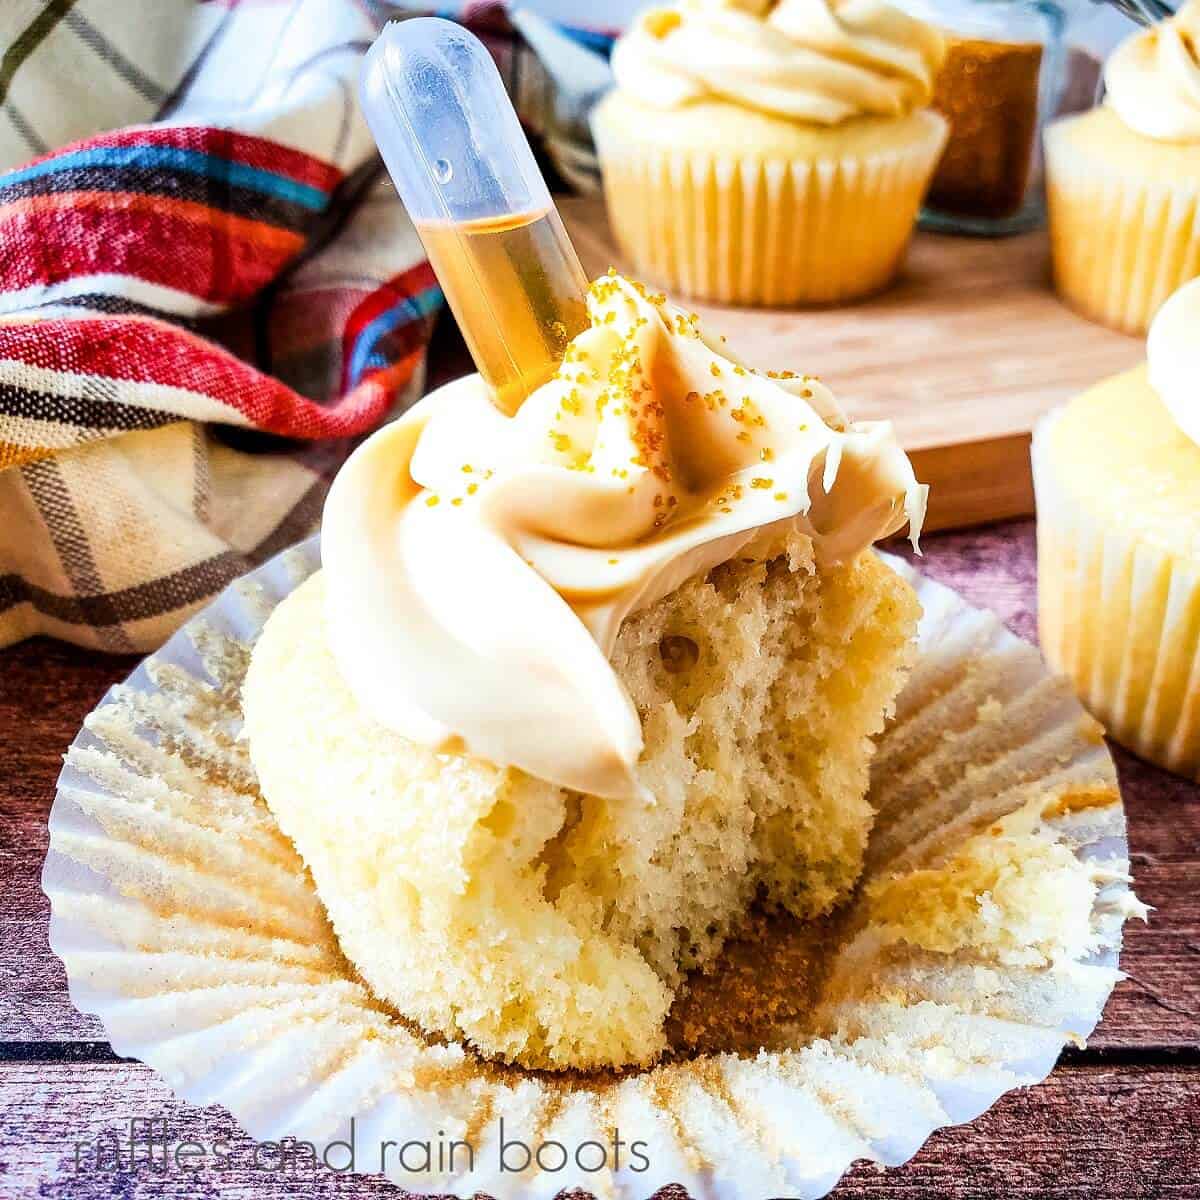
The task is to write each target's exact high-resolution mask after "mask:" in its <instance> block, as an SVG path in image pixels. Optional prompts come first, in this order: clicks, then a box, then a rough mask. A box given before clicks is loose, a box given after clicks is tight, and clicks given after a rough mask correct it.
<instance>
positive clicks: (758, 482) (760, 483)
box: [750, 475, 775, 490]
mask: <svg viewBox="0 0 1200 1200" xmlns="http://www.w3.org/2000/svg"><path fill="white" fill-rule="evenodd" d="M774 484H775V480H773V479H764V478H763V477H762V476H761V475H755V477H754V478H753V479H752V480H750V486H751V487H752V488H758V489H760V490H762V489H765V488H769V487H773V486H774Z"/></svg>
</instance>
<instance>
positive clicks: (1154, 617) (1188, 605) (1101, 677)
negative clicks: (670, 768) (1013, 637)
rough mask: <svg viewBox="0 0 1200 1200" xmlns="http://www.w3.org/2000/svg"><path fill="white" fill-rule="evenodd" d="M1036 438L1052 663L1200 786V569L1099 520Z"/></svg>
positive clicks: (1047, 646) (1145, 749) (1047, 428)
mask: <svg viewBox="0 0 1200 1200" xmlns="http://www.w3.org/2000/svg"><path fill="white" fill-rule="evenodd" d="M1062 412H1063V410H1062V409H1056V410H1055V411H1054V412H1052V413H1050V414H1049V415H1048V416H1047V417H1045V418H1044V419H1043V420H1042V421H1041V422H1040V424H1039V425H1038V427H1037V429H1036V430H1035V432H1034V438H1033V480H1034V488H1035V491H1036V493H1037V508H1038V562H1039V567H1038V581H1039V582H1038V586H1039V605H1038V611H1039V617H1038V621H1039V626H1040V632H1041V639H1042V646H1043V648H1044V650H1045V653H1046V657H1047V658H1048V659H1049V660H1050V662H1051V663H1053V664H1054V666H1055V667H1056V668H1057V669H1058V670H1060V671H1062V672H1063V673H1064V674H1066V675H1068V676H1070V678H1071V679H1072V681H1073V682H1074V684H1075V690H1076V692H1077V693H1078V695H1079V697H1080V699H1081V700H1082V701H1083V703H1084V704H1085V705H1086V706H1087V707H1088V709H1089V710H1090V711H1091V712H1092V713H1093V714H1094V715H1095V716H1096V718H1097V719H1098V720H1099V721H1101V722H1102V723H1103V724H1104V726H1105V728H1106V729H1107V730H1108V732H1109V733H1111V734H1112V736H1113V737H1114V738H1115V739H1116V740H1117V741H1118V742H1120V743H1121V744H1122V745H1123V746H1127V747H1128V748H1129V749H1130V750H1133V751H1134V752H1135V753H1137V754H1140V755H1141V756H1142V757H1143V758H1146V759H1149V760H1150V761H1151V762H1154V763H1158V764H1159V765H1160V766H1163V767H1166V768H1167V770H1169V771H1174V772H1175V773H1176V774H1179V775H1183V776H1185V777H1186V778H1190V779H1195V780H1196V781H1197V782H1200V570H1198V569H1197V568H1196V566H1195V565H1194V564H1191V563H1188V562H1186V561H1184V560H1183V559H1181V558H1178V557H1176V556H1174V555H1172V554H1169V553H1167V551H1165V550H1163V549H1161V548H1159V547H1157V546H1155V545H1153V544H1152V543H1150V542H1147V541H1145V540H1144V539H1141V538H1138V537H1135V536H1132V535H1130V534H1127V533H1125V532H1124V531H1123V530H1122V529H1121V528H1120V527H1119V526H1116V525H1113V524H1112V523H1110V522H1104V521H1100V520H1098V519H1097V518H1096V517H1095V516H1094V515H1092V514H1091V513H1089V512H1088V510H1087V508H1086V507H1085V506H1084V505H1082V504H1079V503H1078V502H1077V501H1075V500H1074V499H1073V498H1072V497H1071V496H1070V495H1069V494H1068V493H1067V492H1066V491H1065V490H1064V489H1063V487H1062V485H1061V483H1060V481H1059V479H1058V477H1057V475H1056V473H1055V469H1054V460H1053V458H1052V456H1051V455H1050V453H1049V451H1048V449H1047V443H1048V440H1049V437H1050V433H1051V430H1052V429H1053V427H1054V424H1055V422H1057V421H1058V420H1059V418H1060V417H1061V415H1062Z"/></svg>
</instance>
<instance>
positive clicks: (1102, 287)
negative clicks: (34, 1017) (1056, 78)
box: [1045, 121, 1200, 336]
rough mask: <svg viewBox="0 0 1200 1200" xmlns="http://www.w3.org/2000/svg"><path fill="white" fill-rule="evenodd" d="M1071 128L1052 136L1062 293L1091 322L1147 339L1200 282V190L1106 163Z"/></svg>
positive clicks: (1050, 169)
mask: <svg viewBox="0 0 1200 1200" xmlns="http://www.w3.org/2000/svg"><path fill="white" fill-rule="evenodd" d="M1070 127H1071V122H1070V121H1066V122H1064V123H1063V124H1062V125H1061V126H1054V125H1052V126H1051V127H1050V128H1049V129H1047V131H1046V146H1045V150H1046V182H1047V203H1048V211H1049V219H1050V247H1051V256H1052V260H1053V266H1054V283H1055V287H1056V288H1057V290H1058V292H1059V294H1060V295H1061V296H1062V298H1063V299H1064V300H1066V301H1067V302H1068V303H1069V304H1070V305H1071V306H1072V307H1073V308H1076V309H1078V310H1079V311H1080V312H1081V313H1083V315H1084V316H1086V317H1089V318H1090V319H1091V320H1093V321H1099V322H1100V323H1101V324H1104V325H1107V326H1109V327H1110V328H1112V329H1119V330H1121V331H1122V332H1124V333H1129V334H1134V335H1136V336H1145V334H1146V331H1147V330H1148V329H1149V328H1150V322H1151V321H1152V320H1153V319H1154V314H1155V313H1156V312H1157V311H1158V310H1159V309H1160V308H1161V307H1162V305H1163V304H1164V303H1165V301H1166V300H1167V299H1168V298H1169V297H1170V296H1171V295H1172V294H1173V293H1174V292H1176V291H1177V290H1178V289H1179V288H1180V287H1182V286H1183V285H1184V284H1185V283H1187V282H1188V280H1190V279H1194V278H1196V276H1198V275H1200V183H1198V182H1197V181H1196V180H1195V179H1194V178H1186V177H1184V176H1182V175H1181V176H1180V177H1179V178H1178V179H1176V180H1174V181H1173V182H1171V183H1169V184H1168V183H1165V182H1161V181H1157V182H1156V181H1152V180H1150V179H1146V178H1140V177H1139V176H1138V175H1137V172H1136V168H1133V169H1130V170H1127V171H1125V170H1122V169H1121V168H1120V166H1119V165H1114V164H1110V163H1107V162H1100V161H1098V160H1097V159H1096V158H1095V157H1093V156H1091V155H1089V154H1087V153H1084V152H1082V151H1080V150H1079V149H1078V148H1076V146H1075V145H1074V144H1073V141H1072V138H1071V137H1070Z"/></svg>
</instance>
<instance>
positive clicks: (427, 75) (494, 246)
mask: <svg viewBox="0 0 1200 1200" xmlns="http://www.w3.org/2000/svg"><path fill="white" fill-rule="evenodd" d="M362 99H363V109H364V111H365V112H366V116H367V122H368V124H369V125H370V127H371V132H372V133H373V134H374V136H375V140H376V142H378V144H379V150H380V153H381V154H382V155H383V161H384V163H385V164H386V165H387V169H388V172H389V173H390V174H391V177H392V180H393V182H394V183H395V185H396V189H397V191H399V193H400V198H401V199H402V200H403V201H404V205H405V207H406V208H407V209H408V213H409V216H411V217H412V219H413V223H414V224H415V225H416V228H417V233H418V234H419V235H420V238H421V241H422V243H423V244H424V246H425V251H426V253H427V254H428V255H429V261H430V264H431V265H432V267H433V270H434V272H435V274H436V275H437V277H438V282H439V283H440V284H441V287H442V291H443V292H444V293H445V296H446V300H447V302H448V303H449V305H450V308H451V310H452V311H453V313H454V316H455V318H456V319H457V321H458V325H459V328H460V329H461V331H462V335H463V338H464V340H465V341H466V343H467V348H468V349H469V350H470V351H471V356H472V358H474V360H475V365H476V366H477V367H478V368H479V373H480V375H482V376H483V379H484V382H485V383H487V384H488V386H489V387H490V388H491V390H492V393H493V397H494V399H495V402H496V404H497V405H498V406H499V407H500V408H501V409H503V410H504V411H505V412H507V413H510V414H511V413H514V412H516V411H517V409H518V408H520V406H521V403H522V402H523V401H524V399H525V398H526V396H528V395H529V393H530V392H532V391H533V390H534V388H536V387H538V386H539V385H540V384H542V383H544V382H545V381H546V380H547V379H549V378H550V376H551V375H553V374H554V372H555V370H556V369H557V367H558V365H559V363H560V362H561V361H562V356H563V351H564V350H565V349H566V347H567V343H568V342H569V341H570V340H571V339H572V338H573V337H574V336H575V335H576V334H577V333H579V332H581V331H582V330H583V329H585V328H586V327H587V324H588V319H587V309H586V296H587V276H586V275H585V274H584V272H583V268H582V266H580V263H579V259H578V257H577V256H576V254H575V249H574V247H573V246H572V245H571V242H570V239H569V238H568V237H567V231H566V230H565V229H564V228H563V223H562V219H561V218H560V217H559V215H558V210H557V209H556V208H555V207H554V202H553V201H552V200H551V199H550V192H549V190H548V189H547V187H546V181H545V180H544V179H543V178H542V174H541V172H540V171H539V170H538V167H537V163H536V162H535V161H534V158H533V154H532V152H531V151H530V149H529V143H528V141H526V139H525V135H524V133H523V132H522V130H521V124H520V122H519V121H518V120H517V114H516V113H515V112H514V111H513V106H512V102H511V101H510V100H509V98H508V94H507V93H506V92H505V90H504V85H503V83H502V82H501V80H500V73H499V72H498V71H497V70H496V65H495V63H494V62H493V61H492V58H491V55H490V54H488V52H487V50H486V49H485V47H484V46H483V44H482V43H481V42H480V41H479V39H478V38H476V37H475V36H474V35H473V34H471V33H469V32H468V31H467V30H465V29H463V28H462V26H460V25H456V24H454V22H452V21H444V20H441V19H439V18H436V17H420V18H415V19H409V20H404V21H397V22H393V23H392V24H390V25H388V26H387V27H386V28H385V29H384V31H383V33H382V34H381V35H380V36H379V38H378V40H377V41H376V42H375V44H374V45H373V46H372V47H371V49H370V51H369V52H368V54H367V59H366V64H365V67H364V71H363V83H362Z"/></svg>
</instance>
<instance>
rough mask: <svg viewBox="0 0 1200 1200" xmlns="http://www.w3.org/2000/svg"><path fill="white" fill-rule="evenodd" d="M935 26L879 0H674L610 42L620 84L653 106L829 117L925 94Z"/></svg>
mask: <svg viewBox="0 0 1200 1200" xmlns="http://www.w3.org/2000/svg"><path fill="white" fill-rule="evenodd" d="M944 53H945V47H944V41H943V38H942V36H941V34H940V33H938V32H937V31H936V30H935V29H933V28H932V27H931V26H929V25H926V24H924V23H923V22H921V21H918V20H917V19H916V18H914V17H910V16H908V15H907V14H906V13H903V12H901V11H900V10H899V9H897V8H893V7H892V6H891V5H889V4H884V3H882V2H881V0H777V2H771V0H765V2H759V3H756V2H755V0H740V2H739V0H678V3H676V4H674V5H671V6H670V7H666V8H652V9H650V10H648V11H647V12H644V13H642V14H641V15H640V16H639V17H638V18H637V20H636V21H635V22H634V24H633V26H632V28H631V29H630V30H629V32H628V33H627V34H625V36H623V37H622V38H620V39H619V40H618V41H617V44H616V47H615V49H614V51H613V60H612V62H613V73H614V75H615V76H616V80H617V84H618V86H619V87H621V88H623V89H625V90H626V91H628V92H629V93H630V94H631V95H633V96H635V97H637V98H638V99H640V100H642V101H643V102H644V103H646V104H649V105H651V106H653V107H655V108H677V107H680V106H681V105H685V104H688V103H691V102H693V101H696V100H703V99H723V100H730V101H733V102H735V103H738V104H742V105H746V106H748V107H750V108H755V109H760V110H762V111H763V112H767V113H771V114H774V115H776V116H781V117H789V118H792V119H795V120H800V121H808V122H813V123H816V124H820V125H836V124H838V123H839V122H841V121H845V120H847V119H848V118H850V117H859V116H866V115H868V114H881V115H884V116H901V115H903V114H905V113H907V112H910V111H911V110H912V109H914V108H919V107H921V106H923V105H925V104H928V103H929V100H930V98H931V96H932V94H933V85H934V81H935V79H936V76H937V71H938V68H939V67H940V66H941V62H942V58H943V56H944Z"/></svg>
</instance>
